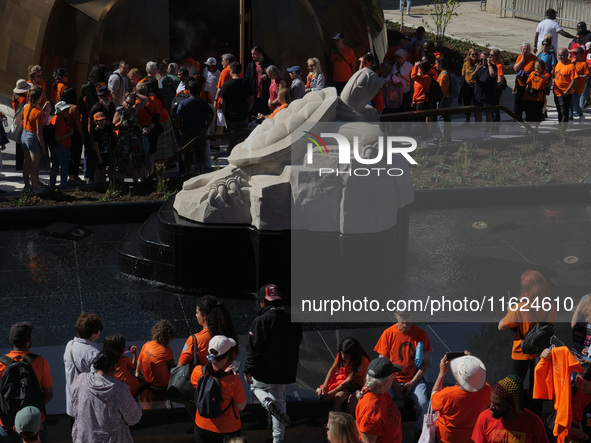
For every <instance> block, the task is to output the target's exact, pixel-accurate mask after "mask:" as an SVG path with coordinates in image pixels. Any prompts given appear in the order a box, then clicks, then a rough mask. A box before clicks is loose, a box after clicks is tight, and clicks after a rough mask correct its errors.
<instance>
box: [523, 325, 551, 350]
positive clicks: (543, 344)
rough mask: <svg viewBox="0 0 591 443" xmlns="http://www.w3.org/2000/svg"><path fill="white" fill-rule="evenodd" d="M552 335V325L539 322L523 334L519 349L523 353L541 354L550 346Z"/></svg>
mask: <svg viewBox="0 0 591 443" xmlns="http://www.w3.org/2000/svg"><path fill="white" fill-rule="evenodd" d="M553 336H554V327H553V326H552V325H551V324H549V323H544V322H539V323H536V325H535V326H534V327H533V328H531V329H530V331H529V332H528V333H527V334H525V337H523V340H522V341H521V351H522V352H523V353H524V354H541V353H542V351H543V350H544V349H546V348H548V347H549V346H550V340H552V337H553Z"/></svg>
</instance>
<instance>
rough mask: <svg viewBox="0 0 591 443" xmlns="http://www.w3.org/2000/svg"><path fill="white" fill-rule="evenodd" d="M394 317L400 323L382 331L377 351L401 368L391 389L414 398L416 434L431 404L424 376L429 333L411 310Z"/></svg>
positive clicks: (429, 344) (427, 364)
mask: <svg viewBox="0 0 591 443" xmlns="http://www.w3.org/2000/svg"><path fill="white" fill-rule="evenodd" d="M395 316H396V319H397V320H398V321H397V323H396V324H395V325H393V326H390V327H389V328H388V329H386V330H385V331H384V332H383V333H382V336H381V337H380V339H379V340H378V343H377V344H376V346H375V348H374V351H376V352H377V353H378V354H380V356H382V357H386V358H389V359H390V361H391V362H392V363H393V364H395V365H399V366H400V367H402V370H401V371H400V372H399V373H397V374H396V375H395V376H394V384H393V385H392V390H391V391H392V392H393V394H394V395H395V396H396V397H397V398H406V397H409V398H410V399H411V400H412V401H413V404H414V406H415V412H416V419H417V421H416V423H415V427H414V430H415V435H416V434H418V433H420V432H421V427H422V424H423V416H424V415H425V414H426V413H427V408H428V406H429V398H428V397H427V385H426V383H425V380H424V378H423V376H424V375H425V372H427V369H428V368H429V355H430V354H431V343H430V342H429V336H428V335H427V333H426V332H425V331H424V330H422V329H421V328H419V327H418V326H416V325H414V324H413V323H412V318H413V314H412V313H411V312H399V313H396V314H395ZM421 349H422V353H423V355H422V360H421V358H420V353H421ZM415 360H416V361H415ZM368 373H369V372H368Z"/></svg>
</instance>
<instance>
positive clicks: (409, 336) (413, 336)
mask: <svg viewBox="0 0 591 443" xmlns="http://www.w3.org/2000/svg"><path fill="white" fill-rule="evenodd" d="M419 342H423V352H431V343H430V342H429V336H428V335H427V333H426V332H425V331H423V330H422V329H421V328H419V327H418V326H415V325H412V327H411V328H410V331H408V332H406V333H402V332H400V330H399V329H398V325H397V324H394V325H392V326H390V327H389V328H388V329H386V330H385V331H384V332H383V333H382V336H381V337H380V339H379V340H378V343H377V344H376V347H375V348H374V351H376V352H377V353H378V354H380V355H383V356H384V357H386V358H389V359H390V361H391V362H392V363H394V364H395V365H400V366H402V371H400V372H398V373H396V374H395V376H394V379H395V380H396V381H397V382H398V383H407V382H409V381H411V380H412V378H413V377H414V375H415V374H416V372H417V369H416V368H415V353H416V349H417V344H419Z"/></svg>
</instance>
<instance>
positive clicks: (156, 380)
mask: <svg viewBox="0 0 591 443" xmlns="http://www.w3.org/2000/svg"><path fill="white" fill-rule="evenodd" d="M171 360H174V355H173V354H172V349H170V348H169V347H168V346H166V347H165V346H162V345H161V344H158V343H156V342H155V341H154V340H152V341H149V342H148V343H146V344H145V345H144V346H143V347H142V351H141V352H140V355H139V357H138V368H139V369H140V370H141V372H142V374H144V378H145V379H146V382H147V383H149V384H151V385H152V386H168V379H169V378H170V372H169V370H168V362H169V361H171Z"/></svg>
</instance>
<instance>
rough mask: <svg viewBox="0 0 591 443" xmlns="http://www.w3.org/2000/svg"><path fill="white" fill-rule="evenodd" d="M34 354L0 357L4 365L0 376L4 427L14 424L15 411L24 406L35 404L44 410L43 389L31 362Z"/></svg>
mask: <svg viewBox="0 0 591 443" xmlns="http://www.w3.org/2000/svg"><path fill="white" fill-rule="evenodd" d="M37 357H38V355H36V354H28V355H26V356H25V357H21V356H17V357H15V358H14V359H12V358H10V357H8V356H7V355H5V356H3V357H2V358H0V363H3V364H5V365H6V368H5V369H4V372H3V373H2V377H1V378H0V420H2V425H3V426H4V427H6V428H12V427H13V426H14V417H15V416H16V413H17V412H18V411H20V410H21V409H22V408H24V407H26V406H35V407H36V408H38V409H39V410H40V411H44V410H45V408H44V401H43V390H42V389H41V385H40V384H39V380H37V375H36V374H35V371H34V370H33V368H32V366H31V362H32V361H33V360H34V359H35V358H37Z"/></svg>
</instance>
